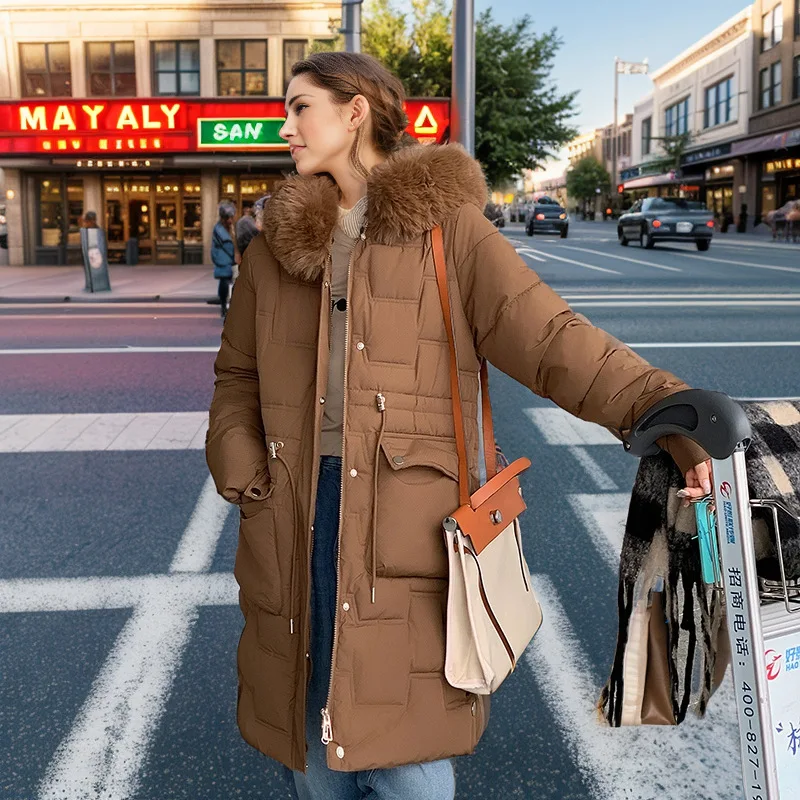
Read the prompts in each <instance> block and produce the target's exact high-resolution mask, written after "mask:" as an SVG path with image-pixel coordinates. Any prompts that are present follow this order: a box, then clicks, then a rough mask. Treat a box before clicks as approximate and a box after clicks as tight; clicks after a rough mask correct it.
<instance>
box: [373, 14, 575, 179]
mask: <svg viewBox="0 0 800 800" xmlns="http://www.w3.org/2000/svg"><path fill="white" fill-rule="evenodd" d="M560 44H561V40H560V39H559V38H558V36H557V35H556V32H555V31H550V32H548V33H545V34H541V35H537V34H536V33H535V32H534V31H533V29H532V23H531V19H530V17H527V16H526V17H523V18H522V19H520V20H517V21H515V22H514V23H512V24H511V25H509V26H503V25H500V24H498V23H496V22H494V21H493V19H492V16H491V12H490V11H485V12H484V13H483V14H481V15H480V17H479V18H478V20H477V22H476V28H475V55H476V74H475V155H476V157H477V158H478V160H479V161H480V162H481V164H482V165H483V168H484V170H485V172H486V177H487V179H488V181H489V183H490V184H491V185H492V186H497V187H500V186H506V185H508V184H509V183H510V181H511V180H512V178H514V177H515V176H516V175H519V174H521V172H522V170H523V169H534V168H536V167H537V166H540V165H541V164H542V163H543V162H544V160H545V159H546V158H547V157H548V156H551V155H553V154H554V152H555V151H557V150H558V149H559V148H560V147H561V146H562V145H564V144H565V143H566V142H567V141H569V140H570V139H571V138H573V137H574V136H575V134H576V131H575V129H574V128H573V127H572V125H571V124H570V122H569V121H570V118H571V117H572V116H573V114H574V113H575V110H574V105H575V97H576V94H577V93H576V92H569V93H566V94H561V93H560V92H559V91H558V90H557V89H556V88H555V87H554V86H553V85H552V83H551V80H550V73H551V70H552V67H553V59H554V57H555V54H556V52H557V51H558V48H559V46H560ZM362 48H363V50H364V52H366V53H370V54H372V55H374V56H375V57H376V58H378V59H380V60H381V61H382V62H383V63H384V64H385V65H386V66H387V67H388V68H389V69H391V70H392V71H393V72H394V73H395V74H396V75H398V77H400V79H401V80H402V81H403V84H404V86H405V89H406V92H407V94H408V95H409V96H410V97H449V96H450V95H451V90H452V72H451V71H452V66H451V63H452V28H451V15H450V7H449V5H448V4H447V3H446V0H432V1H431V2H425V0H412V3H411V20H410V22H409V20H408V18H407V15H406V14H403V13H400V12H399V11H397V10H396V9H395V8H394V7H393V6H392V4H391V0H372V2H371V3H370V5H368V6H367V7H366V9H365V13H364V21H363V24H362Z"/></svg>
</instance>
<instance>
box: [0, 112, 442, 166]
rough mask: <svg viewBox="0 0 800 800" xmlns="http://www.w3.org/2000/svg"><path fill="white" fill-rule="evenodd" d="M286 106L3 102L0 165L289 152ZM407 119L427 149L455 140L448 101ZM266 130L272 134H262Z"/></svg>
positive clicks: (409, 130) (0, 131) (0, 115)
mask: <svg viewBox="0 0 800 800" xmlns="http://www.w3.org/2000/svg"><path fill="white" fill-rule="evenodd" d="M283 102H284V101H283V100H282V99H264V100H239V99H230V100H229V99H218V100H185V99H182V98H169V97H166V98H165V97H157V98H149V99H138V98H137V99H120V98H114V99H101V98H64V99H60V100H35V99H29V100H16V101H11V102H0V157H2V155H3V154H5V155H16V156H21V155H44V156H49V155H56V156H64V155H67V154H70V155H85V154H92V155H94V154H98V155H107V156H116V157H119V156H122V155H128V156H129V155H137V154H147V155H156V154H158V153H194V152H200V151H208V150H212V151H213V150H229V149H236V150H239V151H241V150H248V151H251V152H265V151H266V152H269V151H285V150H287V149H288V145H287V144H286V142H284V141H283V140H282V139H280V138H279V137H278V136H277V128H278V127H279V126H278V125H276V121H278V120H281V119H283V118H284V107H283ZM406 113H407V114H408V118H409V126H408V129H407V130H408V132H409V133H410V134H411V135H412V136H415V137H416V138H417V139H418V140H420V141H421V142H423V143H424V144H430V143H434V142H436V143H440V142H442V141H444V140H445V137H446V136H447V135H449V126H450V101H449V100H447V99H436V100H408V101H407V103H406ZM215 123H218V124H215ZM267 123H271V124H269V125H268V129H269V130H268V129H267V127H263V126H264V125H267ZM201 137H202V141H201ZM248 137H251V141H252V144H248Z"/></svg>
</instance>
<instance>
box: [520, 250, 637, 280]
mask: <svg viewBox="0 0 800 800" xmlns="http://www.w3.org/2000/svg"><path fill="white" fill-rule="evenodd" d="M520 252H522V251H520ZM530 252H531V254H534V255H537V256H544V260H545V261H547V260H548V259H551V258H552V259H554V260H555V261H563V262H564V263H566V264H574V265H575V266H577V267H584V268H585V269H592V270H595V271H597V272H607V273H609V274H610V275H622V273H621V272H619V271H617V270H615V269H608V268H607V267H596V266H595V265H594V264H585V263H584V262H583V261H575V260H573V259H571V258H564V257H563V256H556V255H553V253H550V252H547V253H543V252H542V251H541V250H534V249H533V248H530Z"/></svg>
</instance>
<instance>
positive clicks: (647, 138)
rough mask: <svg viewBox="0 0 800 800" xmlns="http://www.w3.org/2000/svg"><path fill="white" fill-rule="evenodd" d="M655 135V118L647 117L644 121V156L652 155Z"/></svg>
mask: <svg viewBox="0 0 800 800" xmlns="http://www.w3.org/2000/svg"><path fill="white" fill-rule="evenodd" d="M652 135H653V118H652V117H647V119H643V120H642V155H643V156H648V155H650V143H651V137H652Z"/></svg>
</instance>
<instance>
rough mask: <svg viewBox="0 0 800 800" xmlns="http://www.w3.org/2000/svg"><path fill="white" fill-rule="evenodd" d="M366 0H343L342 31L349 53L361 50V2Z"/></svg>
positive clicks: (346, 49)
mask: <svg viewBox="0 0 800 800" xmlns="http://www.w3.org/2000/svg"><path fill="white" fill-rule="evenodd" d="M363 1H364V0H342V23H343V26H344V27H342V28H341V33H343V34H344V49H345V51H346V52H348V53H360V52H361V3H362V2H363Z"/></svg>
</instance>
